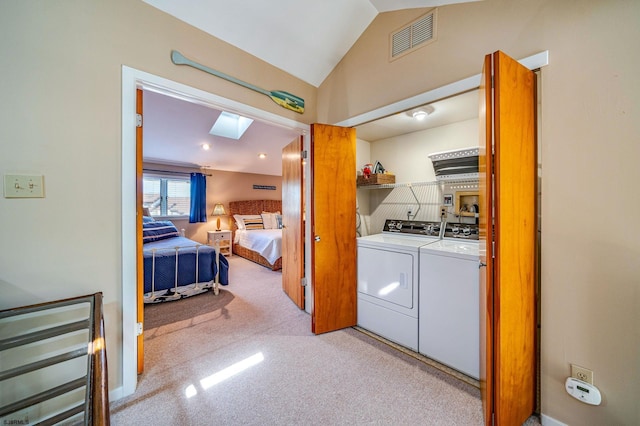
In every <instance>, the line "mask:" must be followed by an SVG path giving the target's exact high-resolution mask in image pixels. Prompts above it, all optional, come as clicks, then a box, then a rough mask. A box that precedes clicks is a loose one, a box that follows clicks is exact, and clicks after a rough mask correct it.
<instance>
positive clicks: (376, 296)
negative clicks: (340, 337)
mask: <svg viewBox="0 0 640 426" xmlns="http://www.w3.org/2000/svg"><path fill="white" fill-rule="evenodd" d="M440 230H441V223H440V222H423V221H408V220H395V219H387V220H386V221H385V224H384V229H383V231H382V233H381V234H375V235H369V236H366V237H360V238H358V239H357V245H358V326H360V327H362V328H364V329H366V330H369V331H371V332H373V333H375V334H378V335H379V336H382V337H384V338H386V339H388V340H391V341H393V342H395V343H398V344H400V345H402V346H405V347H407V348H410V349H412V350H414V351H417V350H418V284H419V273H418V268H419V266H420V262H419V256H420V247H422V246H424V245H425V244H428V243H431V242H434V241H437V240H438V239H439V238H440Z"/></svg>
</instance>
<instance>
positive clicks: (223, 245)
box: [207, 230, 233, 256]
mask: <svg viewBox="0 0 640 426" xmlns="http://www.w3.org/2000/svg"><path fill="white" fill-rule="evenodd" d="M216 241H217V242H218V243H219V244H220V254H221V255H223V256H231V255H232V254H233V248H232V247H233V246H232V245H231V231H227V230H222V231H207V244H209V245H210V246H214V245H215V243H216Z"/></svg>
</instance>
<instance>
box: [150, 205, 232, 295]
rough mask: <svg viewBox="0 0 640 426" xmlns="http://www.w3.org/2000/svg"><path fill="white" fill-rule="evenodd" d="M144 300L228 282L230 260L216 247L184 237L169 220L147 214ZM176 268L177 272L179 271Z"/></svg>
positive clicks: (207, 288) (201, 289)
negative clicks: (154, 218) (154, 217)
mask: <svg viewBox="0 0 640 426" xmlns="http://www.w3.org/2000/svg"><path fill="white" fill-rule="evenodd" d="M142 238H143V258H144V303H158V302H164V301H170V300H178V299H182V298H185V297H189V296H193V295H196V294H200V293H204V292H206V291H209V290H213V292H214V293H215V294H216V295H217V294H218V292H219V290H218V284H220V285H227V284H229V262H228V261H227V259H226V258H225V257H224V256H221V255H219V253H218V252H216V250H215V248H214V247H211V246H208V245H205V244H200V243H198V242H196V241H193V240H190V239H188V238H185V237H184V235H181V232H178V230H177V228H176V227H175V225H174V224H173V223H172V222H170V221H160V220H158V221H155V220H153V219H151V218H149V217H146V216H145V218H144V220H143V224H142ZM176 271H177V273H176Z"/></svg>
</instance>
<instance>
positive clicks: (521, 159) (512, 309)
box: [480, 52, 537, 425]
mask: <svg viewBox="0 0 640 426" xmlns="http://www.w3.org/2000/svg"><path fill="white" fill-rule="evenodd" d="M492 77H493V79H492ZM492 81H493V87H492V84H491V82H492ZM535 93H536V90H535V75H534V73H533V72H532V71H530V70H529V69H527V68H526V67H524V66H522V65H520V64H519V63H518V62H517V61H515V60H514V59H512V58H509V57H508V56H507V55H505V54H504V53H502V52H496V53H494V54H492V55H488V56H487V57H486V58H485V64H484V70H483V80H482V87H481V96H480V103H481V105H480V127H481V130H480V132H481V136H483V137H485V138H486V139H485V140H486V144H485V147H484V153H483V154H481V159H480V164H481V167H482V168H483V171H484V172H485V173H486V175H485V176H484V178H483V180H482V182H481V188H480V192H481V194H480V204H481V207H480V209H481V220H480V223H481V226H482V230H481V238H482V239H483V240H484V242H485V244H484V247H485V248H486V251H485V255H486V257H483V258H482V259H481V262H483V263H485V264H486V267H483V268H480V271H481V272H480V280H481V293H480V305H481V306H480V313H481V318H480V323H481V325H480V333H481V335H480V342H481V350H480V359H481V366H480V367H481V368H480V386H481V393H482V402H483V408H484V410H485V411H484V417H485V424H486V425H491V424H495V425H516V424H517V425H520V424H522V423H524V422H525V421H526V420H527V418H529V417H530V416H531V414H532V413H533V411H534V409H535V394H536V389H535V383H536V381H535V378H536V363H535V335H536V300H535V283H536V214H537V213H536V212H537V209H536V182H537V180H536V172H537V164H536V162H537V159H536V152H537V149H536V135H535V128H536V127H535V105H536V102H535V101H536V100H535ZM492 153H493V154H492ZM482 216H484V218H483V217H482ZM481 266H482V264H481ZM483 283H484V285H483ZM483 314H484V316H483ZM492 415H493V420H492Z"/></svg>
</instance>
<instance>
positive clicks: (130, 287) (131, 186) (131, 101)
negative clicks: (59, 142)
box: [110, 65, 310, 400]
mask: <svg viewBox="0 0 640 426" xmlns="http://www.w3.org/2000/svg"><path fill="white" fill-rule="evenodd" d="M139 88H141V89H144V90H152V91H155V92H158V93H162V94H165V95H167V96H172V97H175V98H178V99H182V100H186V101H188V102H194V103H198V104H200V105H205V106H208V107H213V108H217V109H224V110H226V111H232V112H236V113H239V114H242V115H245V116H248V117H251V118H254V119H256V120H260V121H265V122H268V123H270V124H273V125H276V126H281V127H285V128H288V129H291V130H295V131H298V132H299V134H303V135H305V138H304V139H305V145H306V144H307V143H308V141H307V139H308V135H309V128H310V126H309V125H308V124H305V123H301V122H297V121H294V120H290V119H288V118H284V117H282V116H279V115H276V114H273V113H270V112H266V111H263V110H260V109H258V108H255V107H252V106H249V105H246V104H242V103H240V102H236V101H233V100H231V99H227V98H223V97H221V96H218V95H214V94H213V93H209V92H205V91H203V90H200V89H196V88H195V87H191V86H187V85H185V84H181V83H177V82H175V81H172V80H168V79H166V78H163V77H159V76H157V75H154V74H149V73H147V72H144V71H140V70H137V69H134V68H130V67H127V66H124V65H123V66H122V354H121V356H122V387H121V388H120V389H115V390H114V391H113V392H112V393H111V394H110V397H111V398H112V399H113V400H116V399H119V398H122V397H124V396H127V395H131V394H132V393H134V392H135V390H136V386H137V383H138V368H137V351H138V341H137V335H136V322H137V317H136V311H137V304H136V297H137V293H136V292H137V290H136V284H137V283H136V89H139Z"/></svg>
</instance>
